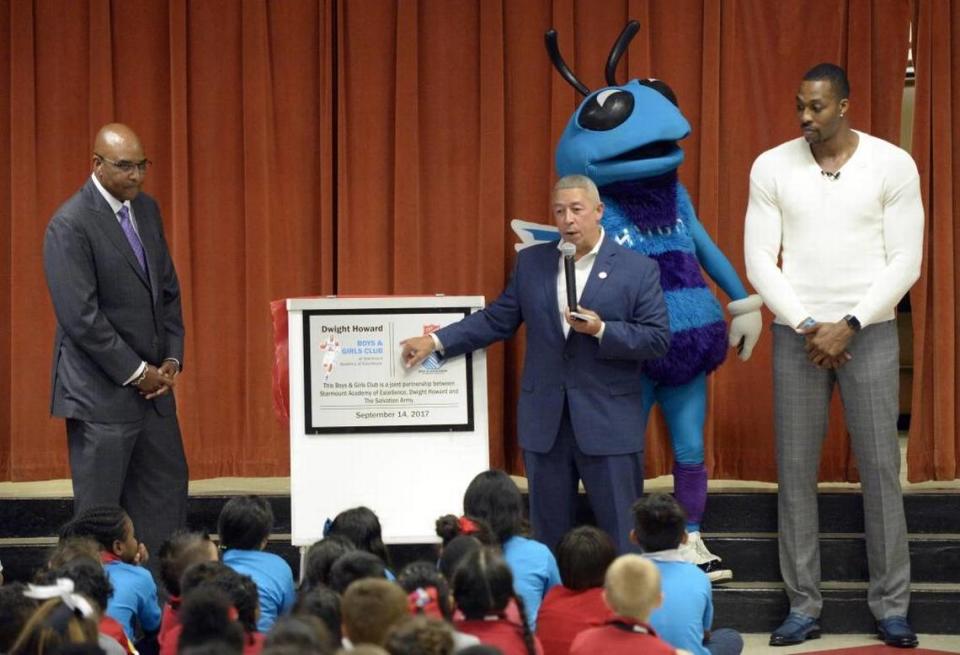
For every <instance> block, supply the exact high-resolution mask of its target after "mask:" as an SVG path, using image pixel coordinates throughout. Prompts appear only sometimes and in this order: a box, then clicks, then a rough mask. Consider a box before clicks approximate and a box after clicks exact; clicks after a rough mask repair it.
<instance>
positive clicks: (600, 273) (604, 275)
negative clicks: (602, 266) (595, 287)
mask: <svg viewBox="0 0 960 655" xmlns="http://www.w3.org/2000/svg"><path fill="white" fill-rule="evenodd" d="M597 277H598V278H600V279H601V280H606V279H607V272H606V271H600V272H599V273H597Z"/></svg>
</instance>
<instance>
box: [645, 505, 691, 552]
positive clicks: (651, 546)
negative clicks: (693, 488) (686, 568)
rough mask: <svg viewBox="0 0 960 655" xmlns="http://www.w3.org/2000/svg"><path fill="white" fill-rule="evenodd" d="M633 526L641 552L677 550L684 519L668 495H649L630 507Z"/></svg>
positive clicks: (684, 525)
mask: <svg viewBox="0 0 960 655" xmlns="http://www.w3.org/2000/svg"><path fill="white" fill-rule="evenodd" d="M633 525H634V532H635V533H636V536H637V542H638V543H639V544H640V547H641V548H643V550H644V552H647V553H655V552H657V551H660V550H671V549H673V548H678V547H679V546H680V543H681V542H682V541H683V534H684V532H685V531H686V529H687V528H686V526H687V515H686V513H685V512H684V511H683V508H682V507H680V503H678V502H677V499H676V498H674V497H673V496H671V495H669V494H650V495H648V496H645V497H644V498H641V499H640V500H638V501H637V502H635V503H634V504H633Z"/></svg>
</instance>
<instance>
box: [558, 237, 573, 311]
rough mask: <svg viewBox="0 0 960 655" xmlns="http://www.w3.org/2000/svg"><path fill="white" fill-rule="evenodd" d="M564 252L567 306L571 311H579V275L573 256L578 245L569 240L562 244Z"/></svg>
mask: <svg viewBox="0 0 960 655" xmlns="http://www.w3.org/2000/svg"><path fill="white" fill-rule="evenodd" d="M560 252H561V253H562V254H563V275H564V277H565V278H566V280H567V307H569V308H570V311H571V312H575V311H577V275H576V273H575V269H574V261H573V256H574V255H575V254H577V247H576V246H575V245H573V244H572V243H570V242H569V241H564V242H563V243H561V244H560Z"/></svg>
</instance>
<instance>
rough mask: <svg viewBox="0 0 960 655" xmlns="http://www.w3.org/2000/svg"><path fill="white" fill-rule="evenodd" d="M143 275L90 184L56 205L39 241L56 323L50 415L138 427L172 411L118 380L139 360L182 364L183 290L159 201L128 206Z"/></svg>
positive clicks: (163, 400)
mask: <svg viewBox="0 0 960 655" xmlns="http://www.w3.org/2000/svg"><path fill="white" fill-rule="evenodd" d="M131 206H132V207H133V213H134V216H135V218H136V223H137V231H138V232H139V235H140V240H141V242H142V243H143V248H144V251H145V255H146V259H147V268H148V271H149V275H148V274H145V273H144V272H143V270H142V269H141V267H140V263H139V262H138V261H137V257H136V255H135V254H134V252H133V249H132V248H131V247H130V244H129V242H128V241H127V237H126V235H124V233H123V229H122V228H121V227H120V223H119V221H118V220H117V217H116V215H115V214H114V213H113V211H112V210H111V208H110V205H109V204H108V203H107V201H106V200H105V199H104V198H103V196H102V195H101V194H100V192H99V191H98V190H97V187H96V186H95V185H94V183H93V181H92V180H87V183H86V184H84V185H83V187H82V188H81V189H80V190H79V191H78V192H77V193H76V194H74V196H73V197H71V198H70V199H69V200H67V202H66V203H64V204H63V206H61V207H60V208H59V209H58V210H57V211H56V213H54V215H53V218H51V219H50V223H49V224H48V225H47V231H46V234H45V236H44V241H43V267H44V272H45V274H46V278H47V287H48V288H49V290H50V297H51V299H52V300H53V308H54V311H55V313H56V317H57V331H56V335H55V337H54V343H53V371H52V383H53V384H52V387H53V388H52V393H51V401H50V412H51V414H53V415H54V416H64V417H67V418H76V419H80V420H85V421H97V422H105V423H113V422H126V421H135V420H138V419H140V418H142V417H143V415H144V412H146V411H147V410H149V409H150V408H151V407H152V408H154V409H156V411H157V412H159V413H160V414H162V415H165V416H166V415H170V414H173V413H175V411H176V406H175V401H174V398H173V394H169V393H168V394H164V395H163V396H160V397H158V398H156V399H154V400H144V399H143V397H141V396H140V393H139V392H138V391H137V389H136V388H135V387H133V386H132V385H126V386H124V382H126V380H127V379H128V378H129V377H130V376H131V375H132V374H133V373H134V371H136V370H137V367H138V366H139V365H140V362H141V361H146V362H147V363H148V364H155V365H156V364H159V363H160V362H161V361H162V360H163V359H164V358H167V357H173V358H175V359H177V360H178V361H180V362H181V364H182V362H183V318H182V315H181V309H180V286H179V283H178V281H177V274H176V271H175V270H174V267H173V261H172V260H171V259H170V253H169V252H168V250H167V242H166V238H165V237H164V234H163V223H162V222H161V220H160V210H159V209H158V208H157V204H156V202H155V201H154V200H153V198H151V197H150V196H148V195H146V194H145V193H140V194H138V195H137V197H136V198H134V199H133V201H132V202H131Z"/></svg>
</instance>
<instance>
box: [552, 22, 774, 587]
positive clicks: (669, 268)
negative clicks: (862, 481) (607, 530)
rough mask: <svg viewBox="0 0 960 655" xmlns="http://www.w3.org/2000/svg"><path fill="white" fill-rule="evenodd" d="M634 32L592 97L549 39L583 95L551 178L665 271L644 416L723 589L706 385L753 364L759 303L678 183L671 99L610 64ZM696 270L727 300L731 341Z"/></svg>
mask: <svg viewBox="0 0 960 655" xmlns="http://www.w3.org/2000/svg"><path fill="white" fill-rule="evenodd" d="M639 29H640V25H639V23H637V22H636V21H631V22H630V23H629V24H628V25H627V26H626V27H625V28H624V30H623V32H622V33H621V34H620V36H619V38H618V39H617V41H616V43H615V44H614V46H613V49H612V50H611V52H610V56H609V58H608V60H607V66H606V80H607V84H608V85H609V86H607V87H605V88H603V89H600V90H598V91H594V92H591V91H590V90H589V89H588V88H587V87H586V86H585V85H584V84H583V83H581V82H580V81H579V80H578V79H577V78H576V76H575V75H574V74H573V72H572V71H571V70H570V69H569V68H568V67H567V65H566V64H565V63H564V61H563V58H562V57H561V56H560V51H559V48H558V46H557V35H556V32H555V31H554V30H550V31H549V32H547V34H546V44H547V51H548V52H549V54H550V59H551V60H552V62H553V65H554V66H555V67H556V69H557V70H558V71H559V72H560V74H561V75H562V76H563V78H564V79H565V80H566V81H567V82H569V83H570V84H571V85H572V86H573V87H574V88H576V89H577V91H578V92H580V93H581V94H582V95H583V96H584V100H583V102H582V103H581V104H580V106H579V107H578V108H577V110H576V111H575V112H574V113H573V116H571V117H570V122H569V123H568V124H567V127H566V129H565V131H564V132H563V135H562V136H561V137H560V142H559V143H558V144H557V152H556V167H557V174H558V175H560V176H563V175H571V174H581V175H586V176H588V177H590V178H591V179H593V181H594V182H596V184H597V186H598V187H599V189H600V196H601V200H602V201H603V203H604V206H605V211H604V215H603V221H602V226H603V229H604V233H605V234H606V237H605V238H612V239H616V241H617V242H618V243H620V244H621V245H624V246H627V247H629V248H632V249H634V250H636V251H638V252H641V253H643V254H644V255H647V256H648V257H651V258H653V259H654V260H656V261H657V263H658V264H659V265H660V281H661V285H662V287H663V291H664V297H665V299H666V304H667V312H668V314H669V317H670V330H671V345H670V350H669V351H668V352H667V354H666V355H664V356H663V357H661V358H659V359H655V360H651V361H648V362H646V364H645V367H644V378H645V379H644V406H645V410H646V413H647V416H649V411H650V409H651V408H652V407H653V404H654V403H658V404H659V405H660V408H661V410H662V412H663V415H664V418H665V419H666V423H667V427H668V428H669V431H670V442H671V446H672V449H673V456H674V461H675V463H674V466H673V475H674V494H675V496H676V498H677V500H678V501H679V502H680V504H681V505H682V506H683V508H684V509H685V510H686V513H687V521H688V522H687V532H688V533H689V539H688V541H687V544H686V545H685V546H684V547H683V548H682V549H681V552H682V553H683V556H684V558H685V559H688V560H690V561H692V562H694V563H696V564H698V565H699V566H700V567H701V568H703V569H704V570H705V571H706V572H707V573H708V575H709V576H710V578H711V579H712V580H714V581H717V582H719V581H722V580H726V579H730V578H732V577H733V574H732V572H731V571H729V570H727V569H724V568H722V566H721V565H720V558H718V557H717V556H716V555H714V554H712V553H711V552H710V551H709V550H708V549H707V547H706V545H705V544H704V543H703V541H702V539H701V538H700V522H701V520H702V518H703V512H704V508H705V506H706V500H707V470H706V467H705V466H704V449H703V425H704V419H705V415H706V404H707V384H706V376H707V374H708V373H710V372H711V371H713V370H714V369H715V368H717V367H718V366H720V364H722V363H723V360H724V358H725V357H726V353H727V347H728V344H729V346H731V347H736V348H737V350H738V354H739V357H740V359H741V360H746V359H747V358H749V357H750V353H751V351H752V350H753V347H754V345H755V344H756V342H757V339H759V337H760V331H761V329H762V320H761V317H760V306H761V301H760V297H759V296H758V295H755V294H754V295H748V294H747V291H746V289H745V288H744V286H743V283H742V282H741V281H740V278H739V276H738V275H737V273H736V271H735V270H734V268H733V266H732V265H731V264H730V262H729V260H728V259H727V258H726V256H724V254H723V253H722V252H721V251H720V249H719V248H718V247H717V245H716V244H715V243H714V242H713V240H712V239H711V238H710V236H709V235H708V234H707V232H706V231H705V230H704V229H703V226H702V225H700V221H698V220H697V215H696V212H695V211H694V209H693V205H692V203H691V201H690V196H689V194H688V193H687V190H686V189H685V188H684V187H683V185H682V184H680V182H679V181H678V178H677V168H678V167H679V166H680V164H681V163H682V162H683V150H682V149H681V148H680V146H679V145H677V142H678V141H679V140H680V139H683V138H685V137H686V136H687V135H689V134H690V124H689V123H688V122H687V120H686V118H684V116H683V114H682V113H681V112H680V108H679V105H678V103H677V99H676V97H675V95H674V93H673V91H672V90H671V89H670V87H669V86H667V85H666V84H664V83H663V82H661V81H659V80H631V81H629V82H628V83H627V84H624V85H622V86H621V85H618V84H617V82H616V79H615V72H616V67H617V62H618V61H619V60H620V57H621V56H622V55H623V53H624V51H625V50H626V48H627V46H628V45H629V43H630V41H631V39H632V38H633V37H634V36H635V35H636V33H637V31H638V30H639ZM702 271H706V273H707V275H709V276H710V278H711V279H712V280H713V281H714V282H716V284H717V285H718V286H719V287H720V288H721V289H723V291H724V293H726V294H727V296H729V297H730V299H731V302H730V303H729V304H728V305H727V310H728V311H729V312H730V315H731V317H732V320H731V322H730V328H729V331H728V329H727V323H726V320H725V318H724V315H723V310H722V309H721V307H720V303H719V302H718V301H717V298H716V297H715V296H714V295H713V294H712V293H711V292H710V290H709V289H708V287H707V283H706V281H705V280H704V276H703V272H702ZM640 438H642V435H641V436H640Z"/></svg>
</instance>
